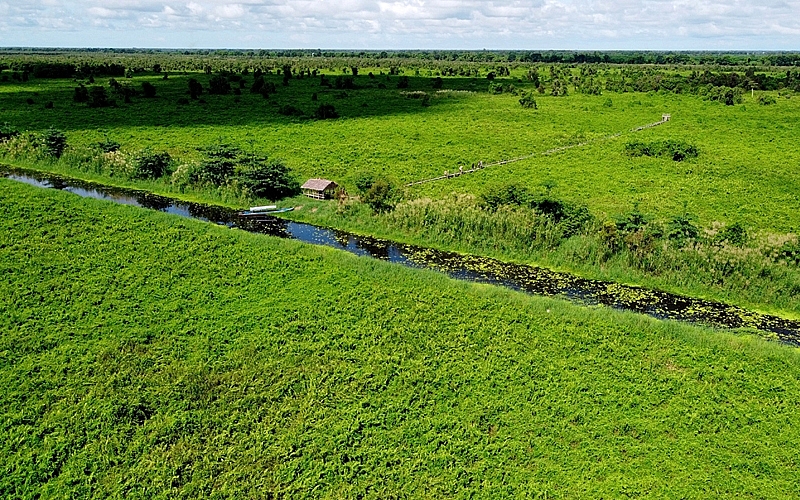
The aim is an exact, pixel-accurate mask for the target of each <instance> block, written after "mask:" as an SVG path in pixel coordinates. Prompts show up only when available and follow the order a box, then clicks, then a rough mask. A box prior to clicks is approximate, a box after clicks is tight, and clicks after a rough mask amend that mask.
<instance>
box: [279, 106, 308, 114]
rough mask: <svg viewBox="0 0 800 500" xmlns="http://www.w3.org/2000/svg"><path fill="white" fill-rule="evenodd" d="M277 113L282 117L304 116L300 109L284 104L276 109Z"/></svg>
mask: <svg viewBox="0 0 800 500" xmlns="http://www.w3.org/2000/svg"><path fill="white" fill-rule="evenodd" d="M278 113H280V114H282V115H283V116H303V114H304V113H303V110H302V109H298V108H295V107H294V106H292V105H291V104H284V105H283V106H281V107H280V108H278Z"/></svg>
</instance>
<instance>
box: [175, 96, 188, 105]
mask: <svg viewBox="0 0 800 500" xmlns="http://www.w3.org/2000/svg"><path fill="white" fill-rule="evenodd" d="M178 104H180V105H181V106H186V105H187V104H189V99H187V98H185V97H181V98H180V99H178Z"/></svg>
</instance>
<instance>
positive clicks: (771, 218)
mask: <svg viewBox="0 0 800 500" xmlns="http://www.w3.org/2000/svg"><path fill="white" fill-rule="evenodd" d="M371 70H372V71H373V72H374V74H375V75H376V76H375V77H374V78H370V77H368V76H366V75H365V72H367V71H370V68H362V70H361V72H360V74H359V75H358V76H356V77H354V83H355V85H356V87H357V88H356V89H335V88H332V89H328V88H327V87H324V86H321V85H320V77H305V78H303V79H298V78H296V77H295V78H294V79H292V80H290V82H289V85H288V86H282V85H281V77H280V76H278V75H266V80H267V81H268V82H271V83H274V84H276V88H277V91H276V92H275V93H274V94H272V95H271V96H270V97H269V98H268V99H264V98H263V97H262V96H261V95H260V94H253V93H250V92H249V90H248V88H249V86H250V84H251V83H252V81H253V77H252V75H249V76H244V77H243V78H244V82H245V88H243V89H242V94H241V95H233V94H231V95H208V94H203V95H201V98H202V99H203V100H204V101H206V102H204V103H201V102H198V101H195V100H190V101H189V104H186V105H182V104H179V103H178V101H179V100H180V99H181V98H185V97H186V96H187V81H188V79H189V78H196V79H198V80H199V81H200V83H201V84H203V85H204V86H205V87H206V88H208V81H209V79H210V78H211V77H210V76H207V75H203V74H197V73H189V74H185V75H184V74H172V75H170V76H169V79H168V80H163V79H162V77H160V76H158V75H154V74H151V75H149V76H138V75H137V76H135V77H133V78H130V79H125V78H119V80H120V81H121V82H123V83H125V84H127V85H130V86H131V87H133V88H138V86H140V85H141V83H142V82H145V81H147V82H150V83H152V84H153V85H155V86H156V88H157V95H156V98H154V99H145V98H142V97H135V98H133V102H132V103H130V104H123V103H122V102H121V101H120V102H119V106H118V107H115V108H97V109H95V108H89V107H87V106H86V105H85V104H79V103H74V102H73V101H72V96H73V91H74V88H75V87H76V86H77V83H76V82H75V81H72V80H41V79H40V80H33V81H31V82H27V83H18V82H6V83H2V84H0V102H1V103H2V104H0V123H4V122H5V123H9V124H11V125H13V126H15V127H17V128H19V129H20V130H31V131H41V130H44V129H46V128H48V127H51V126H54V127H56V128H59V129H62V130H64V131H66V132H67V136H68V139H69V143H70V144H71V145H73V146H75V147H80V146H90V145H92V144H94V143H96V142H98V141H101V140H104V139H105V138H109V139H111V140H114V141H117V142H119V143H120V144H121V145H122V150H123V151H131V152H135V151H138V150H140V149H142V148H145V147H150V148H153V149H156V150H165V151H168V152H169V153H170V154H172V155H173V156H174V157H176V158H182V159H184V160H186V161H190V160H191V159H193V158H197V157H198V156H199V153H198V148H204V147H207V146H209V145H213V144H217V143H230V144H234V145H237V146H239V147H241V148H242V149H244V150H247V151H254V152H257V153H259V154H263V155H266V156H269V157H270V158H276V159H280V160H282V161H284V162H285V163H286V164H287V165H288V166H290V167H291V168H292V169H293V170H295V171H296V172H297V173H298V175H299V176H300V177H302V178H303V179H305V178H308V177H313V176H320V177H326V178H331V179H334V180H336V181H337V182H340V183H342V184H344V185H345V186H346V187H348V188H349V190H351V191H353V190H354V188H353V179H354V176H355V174H356V173H357V172H360V171H370V172H375V173H378V174H381V175H387V176H390V177H393V178H395V179H397V180H398V181H400V182H403V183H406V182H411V181H414V180H418V179H423V178H427V177H432V176H437V175H441V174H442V172H443V171H445V170H448V171H450V172H453V171H455V170H457V169H458V166H459V165H464V166H469V165H471V164H472V163H476V162H478V161H483V162H484V163H486V162H489V161H494V160H500V159H505V158H512V157H517V156H521V155H525V154H529V153H534V152H544V151H546V150H548V149H551V148H554V147H558V146H563V145H568V144H574V143H578V142H582V141H584V140H587V139H594V138H599V137H604V136H606V135H609V134H614V133H617V132H625V131H629V130H630V129H632V128H634V127H637V126H640V125H644V124H647V123H651V122H654V121H658V120H660V118H661V115H662V114H663V113H670V114H671V115H672V120H671V121H670V122H669V123H668V124H666V125H664V126H662V127H658V128H654V129H649V130H645V131H641V132H637V133H626V134H624V135H623V136H621V137H618V138H615V139H611V140H608V141H600V142H596V143H593V144H590V145H588V146H583V147H580V148H576V149H571V150H568V151H564V152H561V153H557V154H554V155H551V156H546V157H542V156H537V157H534V158H531V159H529V160H526V161H522V162H519V163H514V164H510V165H506V166H499V167H493V168H491V169H487V170H484V171H481V172H478V173H476V174H472V175H468V176H464V177H462V178H457V179H453V180H450V181H445V182H439V183H432V184H428V185H424V186H419V187H415V188H412V189H411V190H410V192H409V193H408V195H409V196H410V197H433V198H441V197H442V196H445V195H448V194H450V193H451V192H457V193H471V194H479V193H481V192H482V191H483V190H484V189H485V188H487V187H488V186H491V185H495V184H498V183H508V182H518V183H520V184H522V185H525V186H529V187H531V188H541V186H543V185H545V184H546V185H549V186H551V189H552V193H553V194H555V195H557V196H559V197H561V198H563V199H565V200H569V201H573V202H580V203H585V204H586V205H588V207H589V208H590V210H591V211H592V212H593V213H596V214H598V215H603V214H605V215H606V216H609V217H610V216H613V215H617V214H620V213H624V212H625V211H627V210H630V209H631V207H632V206H633V204H634V203H639V205H640V207H641V208H642V209H643V210H646V211H648V212H652V213H654V214H656V215H658V216H660V217H662V218H667V217H669V216H671V215H673V214H675V213H678V212H680V211H681V210H682V209H683V206H684V204H686V206H687V207H688V209H689V210H690V211H691V212H693V213H694V214H696V215H697V216H698V217H699V220H700V222H701V223H702V224H703V225H706V226H710V225H712V224H713V223H715V222H716V223H733V222H741V223H744V224H747V225H748V226H751V227H753V228H755V229H757V230H758V231H767V232H771V233H781V234H782V233H789V232H797V229H798V227H800V219H799V218H798V215H797V214H798V213H800V212H798V210H797V209H798V207H800V201H798V194H797V193H798V192H800V186H798V180H797V176H796V175H795V171H796V168H797V165H798V163H799V162H800V153H798V152H797V151H796V149H795V148H791V147H788V146H787V145H788V144H792V143H794V142H797V141H798V137H797V129H796V127H795V126H794V124H795V117H796V116H797V113H798V111H800V100H798V99H787V98H784V97H779V98H778V101H777V103H776V104H774V105H771V106H762V105H759V104H758V103H757V102H756V100H755V99H753V98H751V97H750V96H749V95H747V96H745V99H744V102H743V103H742V104H739V105H735V106H725V105H723V104H721V103H719V102H714V101H704V100H702V99H701V98H700V97H698V96H696V95H680V94H665V93H622V94H618V93H613V92H604V93H603V95H585V94H578V93H573V94H570V95H568V96H566V97H553V96H550V95H548V94H543V95H539V94H534V95H535V97H536V100H537V104H538V109H536V110H533V109H524V108H522V107H521V106H520V105H519V103H518V100H519V96H517V95H512V94H510V93H508V92H506V93H503V94H500V95H494V94H490V93H488V91H487V89H488V86H489V84H490V82H488V81H487V80H486V79H485V78H458V77H452V78H451V77H447V78H444V79H443V83H442V88H441V89H439V90H436V89H433V88H432V87H433V83H432V82H433V81H434V79H433V78H431V77H426V76H407V77H406V78H408V88H403V89H398V88H397V84H398V81H399V78H400V77H399V76H397V75H392V76H389V75H380V74H378V72H379V69H378V68H372V69H371ZM336 76H337V75H336V74H328V75H327V77H326V78H327V79H328V81H333V80H335V78H336ZM338 76H341V75H338ZM107 80H108V79H107V78H100V77H98V79H97V82H96V84H97V85H106V83H107ZM495 82H497V83H499V84H504V85H505V86H506V88H507V86H508V85H516V86H517V87H518V88H521V89H526V88H527V89H530V86H529V85H527V83H526V81H525V80H524V79H521V78H497V79H496V80H495ZM234 83H235V82H234ZM526 85H527V86H526ZM237 86H238V85H234V87H237ZM381 86H382V87H385V88H380V87H381ZM413 92H426V93H427V94H428V95H429V98H430V99H429V106H423V105H422V101H421V99H419V98H410V97H408V94H409V93H413ZM760 94H761V92H759V93H757V94H756V97H758V96H759V95H760ZM314 95H316V98H317V100H312V96H314ZM28 99H32V101H33V104H27V100H28ZM118 100H119V99H118ZM48 102H52V103H53V108H52V109H44V105H45V104H46V103H48ZM320 104H331V105H333V106H335V108H336V110H337V112H338V113H339V115H340V116H341V118H339V119H336V120H314V119H310V118H309V117H310V116H311V115H312V114H313V111H314V109H315V108H316V107H317V106H319V105H320ZM287 105H291V106H293V107H295V108H297V109H298V110H300V111H301V112H302V113H304V116H301V117H291V116H283V115H281V114H280V113H279V110H280V108H281V107H282V106H287ZM661 139H672V140H680V141H686V142H688V143H691V144H693V145H695V146H696V147H697V148H698V150H699V151H700V155H699V157H698V158H697V159H695V160H691V161H686V162H680V163H677V162H672V161H669V160H665V159H660V158H647V157H645V158H631V157H629V156H628V155H626V154H625V152H624V145H625V143H626V142H628V141H632V140H639V141H655V140H661ZM65 168H68V167H66V166H65Z"/></svg>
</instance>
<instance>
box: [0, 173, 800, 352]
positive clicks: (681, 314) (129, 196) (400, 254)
mask: <svg viewBox="0 0 800 500" xmlns="http://www.w3.org/2000/svg"><path fill="white" fill-rule="evenodd" d="M0 175H3V176H5V177H7V178H9V179H13V180H17V181H20V182H24V183H27V184H31V185H34V186H39V187H43V188H54V189H60V190H63V191H69V192H71V193H74V194H77V195H78V196H83V197H89V198H98V199H103V200H109V201H113V202H116V203H121V204H125V205H133V206H137V207H144V208H149V209H153V210H160V211H162V212H167V213H171V214H175V215H180V216H182V217H189V218H193V219H200V220H203V221H208V222H213V223H215V224H220V225H225V226H228V227H231V228H234V227H235V228H239V229H243V230H245V231H250V232H254V233H261V234H268V235H270V236H277V237H281V238H290V239H295V240H299V241H303V242H305V243H313V244H316V245H326V246H330V247H334V248H339V249H341V250H345V251H348V252H351V253H354V254H356V255H362V256H366V257H372V258H376V259H381V260H385V261H389V262H394V263H398V264H403V265H405V266H410V267H416V268H426V269H435V270H437V271H441V272H444V273H446V274H447V275H449V276H451V277H453V278H455V279H460V280H466V281H474V282H479V283H489V284H494V285H500V286H504V287H508V288H512V289H514V290H520V291H524V292H527V293H531V294H535V295H545V296H558V297H566V298H569V299H572V300H573V301H576V302H580V303H582V304H587V305H597V304H602V305H605V306H609V307H613V308H616V309H623V310H628V311H636V312H639V313H643V314H648V315H650V316H653V317H656V318H660V319H672V320H679V321H687V322H692V323H701V324H705V325H709V326H713V327H717V328H753V329H757V330H761V331H762V332H767V333H766V335H765V336H766V337H767V338H773V339H776V340H780V341H782V342H785V343H787V344H792V345H795V346H800V321H793V320H787V319H782V318H779V317H777V316H771V315H766V314H759V313H755V312H752V311H748V310H746V309H742V308H740V307H736V306H731V305H727V304H723V303H720V302H713V301H707V300H701V299H695V298H691V297H685V296H681V295H675V294H672V293H667V292H662V291H659V290H650V289H646V288H639V287H634V286H628V285H620V284H617V283H611V282H604V281H596V280H588V279H583V278H579V277H577V276H573V275H571V274H567V273H560V272H555V271H551V270H548V269H544V268H540V267H535V266H523V265H518V264H510V263H507V262H501V261H499V260H495V259H490V258H486V257H476V256H470V255H462V254H457V253H453V252H444V251H441V250H434V249H430V248H424V247H418V246H414V245H405V244H402V243H396V242H393V241H387V240H381V239H377V238H372V237H369V236H358V235H354V234H351V233H347V232H344V231H338V230H335V229H327V228H322V227H318V226H314V225H311V224H303V223H297V222H291V221H287V220H284V219H280V218H278V217H273V216H269V215H255V216H252V215H250V216H243V215H240V214H239V213H238V212H237V211H235V210H231V209H228V208H223V207H217V206H213V205H204V204H199V203H189V202H183V201H178V200H174V199H171V198H166V197H163V196H158V195H153V194H150V193H147V192H144V191H137V190H133V189H120V188H114V187H107V186H102V185H98V184H93V183H87V182H83V181H79V180H75V179H67V178H63V177H60V176H57V175H54V174H45V173H41V172H34V171H27V170H18V169H10V168H8V167H2V166H0Z"/></svg>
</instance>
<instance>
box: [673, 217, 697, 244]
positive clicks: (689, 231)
mask: <svg viewBox="0 0 800 500" xmlns="http://www.w3.org/2000/svg"><path fill="white" fill-rule="evenodd" d="M696 220H697V217H695V216H694V215H692V214H690V213H688V212H684V213H683V214H681V215H678V216H675V217H673V218H672V220H670V221H669V222H668V223H667V238H669V239H670V240H672V241H675V242H677V243H679V244H681V245H682V244H684V243H685V242H686V240H694V239H697V237H698V236H699V235H700V229H698V227H697V226H696V225H695V224H694V223H695V221H696Z"/></svg>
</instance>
